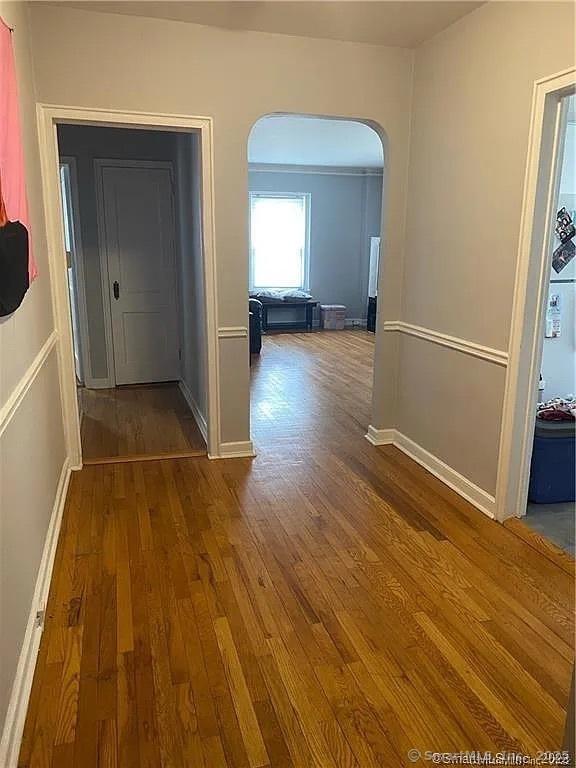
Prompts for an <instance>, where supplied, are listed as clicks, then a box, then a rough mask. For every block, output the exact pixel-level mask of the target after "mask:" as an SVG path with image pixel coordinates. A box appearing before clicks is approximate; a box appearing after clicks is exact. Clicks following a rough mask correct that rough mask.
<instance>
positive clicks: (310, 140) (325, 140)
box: [248, 115, 384, 168]
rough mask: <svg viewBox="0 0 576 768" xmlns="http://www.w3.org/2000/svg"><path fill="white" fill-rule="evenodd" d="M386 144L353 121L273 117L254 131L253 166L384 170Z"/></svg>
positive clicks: (250, 147)
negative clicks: (270, 165) (258, 164)
mask: <svg viewBox="0 0 576 768" xmlns="http://www.w3.org/2000/svg"><path fill="white" fill-rule="evenodd" d="M383 159H384V158H383V151H382V142H381V140H380V137H379V136H378V134H377V133H376V132H375V131H374V130H372V128H370V127H369V126H367V125H364V124H363V123H357V122H353V121H350V120H329V119H323V118H317V117H298V116H293V115H270V116H269V117H263V118H261V119H260V120H259V121H258V122H257V123H256V125H255V126H254V127H253V128H252V132H251V133H250V139H249V141H248V161H249V162H250V163H271V164H275V165H277V164H280V165H330V166H339V167H343V168H382V166H383Z"/></svg>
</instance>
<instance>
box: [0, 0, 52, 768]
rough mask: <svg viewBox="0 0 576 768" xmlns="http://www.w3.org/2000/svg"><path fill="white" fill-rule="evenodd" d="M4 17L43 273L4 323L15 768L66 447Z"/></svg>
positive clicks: (27, 143)
mask: <svg viewBox="0 0 576 768" xmlns="http://www.w3.org/2000/svg"><path fill="white" fill-rule="evenodd" d="M0 16H2V18H3V19H4V20H5V21H6V23H7V24H9V25H10V26H12V27H14V33H13V44H14V49H15V58H16V72H17V78H18V88H19V96H20V106H21V124H22V133H23V145H24V159H25V164H26V187H27V192H28V201H29V206H30V220H31V227H30V228H31V237H32V240H33V242H34V251H35V255H36V260H37V262H38V269H39V275H38V278H37V280H36V281H35V282H34V283H33V285H32V286H31V288H30V290H29V292H28V295H27V296H26V297H25V299H24V302H23V304H22V306H21V307H20V308H19V309H18V310H17V311H16V312H15V313H14V314H13V315H12V316H10V317H8V318H4V319H1V320H0V732H1V733H2V734H3V735H2V741H1V742H0V765H2V766H5V765H8V763H7V758H6V756H5V752H4V750H5V747H6V736H7V731H6V730H5V728H4V727H3V726H7V725H9V724H10V723H7V722H6V713H7V709H8V703H9V700H10V696H11V693H12V691H13V686H14V684H15V675H16V669H17V665H18V661H19V658H20V655H21V653H22V651H23V644H24V638H25V633H26V628H27V625H28V622H29V618H30V615H31V612H32V611H34V612H35V609H36V607H40V606H33V595H34V590H35V585H36V581H37V577H38V572H39V567H40V562H41V558H42V553H43V550H44V546H45V540H46V534H47V531H48V529H49V523H50V519H51V516H52V511H53V508H54V504H55V501H56V491H57V487H58V482H59V478H60V476H61V473H62V468H63V465H64V461H65V447H64V433H63V425H62V412H61V407H60V394H59V386H58V370H57V360H56V346H53V347H52V348H51V350H50V352H49V353H48V355H47V357H46V358H45V360H44V362H43V363H42V364H41V365H40V366H39V367H38V369H37V370H36V367H35V365H34V363H35V360H37V359H43V356H40V357H39V353H40V352H41V350H42V349H43V348H45V344H46V342H47V341H48V340H49V338H50V336H51V334H52V331H53V330H54V322H53V318H52V306H51V298H50V279H49V274H48V260H47V249H46V238H45V221H44V211H43V202H42V187H41V179H40V166H39V157H38V145H37V134H36V114H35V101H36V94H35V90H34V78H33V74H32V62H31V48H30V29H29V26H28V10H27V7H26V5H25V4H24V3H12V2H3V1H0ZM28 386H29V388H28V389H26V388H27V387H28ZM24 391H25V394H23V396H22V397H19V398H17V406H16V407H15V408H14V409H12V408H9V407H8V404H9V403H10V402H11V398H12V397H13V396H14V395H15V394H16V393H18V392H24ZM36 635H37V633H36ZM17 687H18V686H17V685H16V688H17ZM16 688H14V690H16ZM25 703H26V702H24V704H25Z"/></svg>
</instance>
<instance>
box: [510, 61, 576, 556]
mask: <svg viewBox="0 0 576 768" xmlns="http://www.w3.org/2000/svg"><path fill="white" fill-rule="evenodd" d="M575 91H576V70H575V69H570V70H567V71H565V72H561V73H559V74H556V75H552V76H551V77H547V78H544V79H542V80H539V81H537V82H536V83H535V85H534V96H533V103H532V118H531V126H530V136H529V147H528V160H527V168H526V179H525V185H524V200H523V210H522V219H521V227H520V241H519V254H518V268H517V274H516V285H515V293H514V305H513V311H512V326H511V336H510V344H509V360H508V368H507V377H506V389H505V396H504V407H503V414H502V427H501V437H500V452H499V462H498V479H497V484H496V517H497V519H499V520H502V521H504V520H507V524H508V525H510V526H511V527H514V528H515V529H516V530H517V531H518V532H519V533H520V535H523V536H524V537H526V538H528V540H530V541H532V542H534V545H535V546H537V547H540V548H542V547H544V548H545V549H546V551H547V552H548V553H549V554H550V552H551V551H552V550H551V548H552V549H554V552H555V554H554V555H553V556H554V558H555V559H556V560H557V561H558V560H559V558H560V559H561V558H562V557H565V556H566V555H564V553H562V552H559V551H558V549H557V548H556V547H554V546H553V544H556V545H557V546H559V547H561V548H562V549H564V550H566V551H568V552H573V544H574V533H573V531H574V528H573V507H572V509H570V508H569V510H570V511H569V514H568V515H567V519H566V523H567V526H564V525H562V524H561V521H560V518H559V517H558V516H557V513H558V511H559V508H557V507H548V509H546V505H547V504H554V503H556V502H558V503H567V504H572V505H573V501H574V495H573V491H574V475H573V472H574V430H573V428H572V436H568V435H560V436H559V437H558V436H556V435H552V434H551V432H553V431H556V428H555V427H554V426H553V425H552V427H551V429H549V430H548V431H547V430H546V422H552V421H556V418H557V417H556V416H552V418H551V419H547V418H537V412H538V411H540V410H542V409H541V408H540V406H539V403H542V402H543V401H544V400H546V399H548V397H550V398H552V399H555V397H556V396H559V397H560V398H562V399H563V400H566V399H567V397H568V396H569V395H573V394H574V392H569V391H564V390H570V389H573V387H572V382H573V381H574V378H573V374H572V371H571V370H570V369H571V366H573V364H574V360H573V354H574V350H573V349H572V353H571V354H570V355H566V354H561V355H560V357H561V358H562V364H561V365H560V366H557V365H556V364H555V362H554V361H553V358H554V356H555V355H556V354H557V353H558V351H559V350H561V348H562V344H560V345H556V346H552V345H553V344H554V342H557V341H558V340H559V339H560V338H561V337H562V332H564V340H565V341H568V342H569V339H570V337H571V333H570V331H572V330H573V327H574V314H573V312H574V310H573V309H571V308H570V306H569V302H570V296H569V295H567V296H566V297H565V299H566V302H562V299H561V298H560V299H559V298H558V297H559V296H560V291H559V289H558V285H565V286H570V285H573V283H572V282H571V281H572V277H571V272H572V269H573V268H574V267H573V265H572V267H570V266H569V262H570V261H571V260H572V259H571V258H566V255H567V254H568V251H570V250H571V249H572V245H571V244H570V243H573V242H574V234H575V232H568V230H567V232H568V235H567V236H565V233H564V234H562V236H561V238H559V237H558V236H559V235H560V229H559V227H558V225H559V219H562V220H564V224H565V225H566V224H567V221H566V217H565V215H564V214H568V215H569V216H570V218H571V214H570V210H571V209H572V208H573V207H574V206H573V197H572V194H573V192H570V191H569V190H568V189H567V184H571V183H572V182H569V181H568V178H567V177H565V178H563V176H564V174H563V161H564V158H565V157H566V159H567V162H568V163H571V165H572V166H573V163H574V160H573V138H571V137H570V133H571V132H572V130H573V129H568V128H567V126H568V124H569V122H571V120H569V111H570V109H571V106H572V105H573V103H574V102H573V96H574V93H575ZM571 97H572V98H571ZM567 133H568V136H567ZM567 140H568V143H569V144H571V145H572V146H571V147H570V148H569V149H568V152H565V145H566V141H567ZM570 154H572V160H570V157H569V156H570ZM561 207H563V208H565V211H564V214H560V210H561ZM561 240H564V241H565V242H564V244H563V243H562V242H561ZM573 250H576V249H573ZM573 250H572V252H573ZM561 261H564V266H561V264H560V262H561ZM555 266H556V269H555V268H554V267H555ZM559 266H560V267H561V269H560V273H562V274H560V273H559V272H558V267H559ZM566 270H568V271H566ZM558 279H561V280H567V281H568V282H566V283H556V282H552V281H556V280H558ZM562 290H564V289H562ZM567 291H571V289H570V288H567ZM571 296H572V300H573V294H571ZM564 303H565V304H567V305H568V306H564V307H562V305H563V304H564ZM561 307H562V309H561ZM558 321H559V322H558ZM568 326H570V331H567V330H566V329H567V327H568ZM555 329H556V330H555ZM558 330H559V331H560V336H558V335H555V334H556V331H558ZM545 337H547V338H545ZM572 339H573V337H572ZM568 346H569V343H568ZM545 347H547V348H545ZM570 357H572V362H571V361H570V359H569V358H570ZM546 371H548V373H549V374H552V377H551V378H550V377H548V378H547V376H548V374H547V372H546ZM553 371H554V372H555V373H553ZM558 373H560V376H558ZM553 389H554V390H555V391H553ZM556 390H557V391H556ZM564 410H565V411H566V414H565V417H566V423H569V421H573V416H571V415H570V413H569V411H570V410H571V407H570V406H566V407H565V408H564ZM562 418H564V417H562ZM568 430H569V431H570V427H568ZM570 453H571V459H570ZM571 473H572V475H571ZM570 476H571V477H572V480H570ZM569 485H571V486H572V489H571V491H572V492H571V494H569V496H568V498H566V499H563V500H562V501H561V499H560V498H559V497H558V496H556V494H557V493H558V492H559V491H562V488H566V487H567V486H569ZM562 493H563V491H562ZM554 496H556V498H554V500H553V497H554ZM532 504H537V505H539V512H536V510H535V509H534V508H533V507H532ZM527 512H528V515H527ZM539 516H540V517H541V521H540V522H542V521H543V524H542V525H540V524H539V521H538V519H537V518H538V517H539ZM513 517H517V518H524V519H523V520H522V521H521V522H520V521H515V520H508V518H513ZM568 518H572V519H571V520H569V519H568ZM533 529H535V530H536V531H537V534H536V535H535V534H534V533H533ZM550 542H552V544H550Z"/></svg>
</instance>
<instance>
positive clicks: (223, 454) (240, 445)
mask: <svg viewBox="0 0 576 768" xmlns="http://www.w3.org/2000/svg"><path fill="white" fill-rule="evenodd" d="M254 456H256V453H255V451H254V446H253V444H252V440H242V441H239V442H236V443H220V453H219V454H217V455H215V454H208V458H210V459H245V458H253V457H254Z"/></svg>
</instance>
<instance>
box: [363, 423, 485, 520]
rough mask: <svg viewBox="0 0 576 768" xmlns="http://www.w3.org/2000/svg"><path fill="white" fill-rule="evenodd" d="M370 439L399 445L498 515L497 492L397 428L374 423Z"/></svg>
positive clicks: (474, 502)
mask: <svg viewBox="0 0 576 768" xmlns="http://www.w3.org/2000/svg"><path fill="white" fill-rule="evenodd" d="M366 439H367V440H368V441H369V442H370V443H372V445H376V446H378V445H393V446H395V447H396V448H398V449H399V450H401V451H402V452H403V453H405V454H406V455H407V456H409V457H410V458H411V459H413V460H414V461H415V462H417V463H418V464H420V466H422V467H424V469H427V470H428V472H431V473H432V474H433V475H434V476H435V477H437V478H438V479H439V480H441V481H442V482H443V483H444V484H445V485H447V486H448V487H449V488H452V490H453V491H456V493H458V494H459V495H460V496H462V498H464V499H466V501H469V502H470V504H472V505H473V506H475V507H476V508H477V509H479V510H480V511H481V512H483V513H484V514H485V515H487V516H488V517H491V518H494V517H495V508H496V501H495V499H494V496H491V495H490V494H489V493H488V492H487V491H485V490H484V489H483V488H480V487H479V486H477V485H476V484H475V483H473V482H472V481H471V480H468V478H467V477H464V475H461V474H460V472H457V471H456V470H455V469H453V468H452V467H450V466H449V465H448V464H446V463H445V462H444V461H442V460H441V459H439V458H438V457H437V456H434V454H432V453H430V451H427V450H426V449H425V448H422V446H421V445H418V443H415V442H414V440H411V439H410V438H409V437H406V435H403V434H402V433H401V432H399V431H398V430H397V429H376V428H375V427H373V426H372V425H370V426H369V427H368V434H367V435H366Z"/></svg>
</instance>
